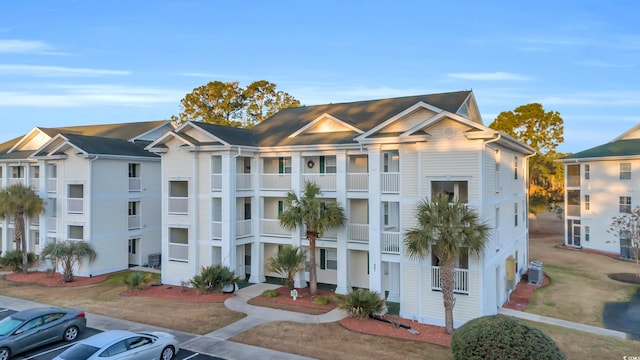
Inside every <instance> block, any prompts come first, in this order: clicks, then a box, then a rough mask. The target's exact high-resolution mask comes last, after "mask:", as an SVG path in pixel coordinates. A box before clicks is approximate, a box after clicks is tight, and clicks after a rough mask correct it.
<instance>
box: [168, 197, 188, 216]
mask: <svg viewBox="0 0 640 360" xmlns="http://www.w3.org/2000/svg"><path fill="white" fill-rule="evenodd" d="M169 214H179V215H187V214H189V198H188V197H169Z"/></svg>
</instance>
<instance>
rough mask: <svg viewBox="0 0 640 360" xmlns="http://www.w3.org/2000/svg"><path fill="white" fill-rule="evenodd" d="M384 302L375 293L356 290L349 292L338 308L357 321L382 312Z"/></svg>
mask: <svg viewBox="0 0 640 360" xmlns="http://www.w3.org/2000/svg"><path fill="white" fill-rule="evenodd" d="M385 306H386V305H385V302H384V300H383V299H382V298H381V297H380V295H379V294H378V293H377V292H375V291H370V290H368V289H358V290H355V291H352V292H350V293H349V294H347V295H346V296H345V298H344V301H343V302H342V304H340V308H342V309H344V310H347V312H348V313H349V316H351V317H355V318H358V319H366V318H368V317H369V316H371V315H373V314H376V313H379V312H382V311H383V310H384V308H385Z"/></svg>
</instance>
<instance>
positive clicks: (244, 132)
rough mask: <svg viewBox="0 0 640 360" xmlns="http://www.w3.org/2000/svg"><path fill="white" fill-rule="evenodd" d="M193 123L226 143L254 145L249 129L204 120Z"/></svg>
mask: <svg viewBox="0 0 640 360" xmlns="http://www.w3.org/2000/svg"><path fill="white" fill-rule="evenodd" d="M195 125H197V126H199V127H201V128H202V129H203V130H205V131H207V132H209V133H210V134H212V135H214V136H216V137H218V138H219V139H220V140H222V141H224V142H226V143H229V144H233V145H243V146H256V142H255V139H254V137H253V133H252V131H251V130H249V129H243V128H236V127H230V126H224V125H218V124H209V123H205V122H198V123H195Z"/></svg>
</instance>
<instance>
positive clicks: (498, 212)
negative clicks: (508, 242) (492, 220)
mask: <svg viewBox="0 0 640 360" xmlns="http://www.w3.org/2000/svg"><path fill="white" fill-rule="evenodd" d="M495 228H496V230H498V229H500V208H499V207H497V208H496V224H495Z"/></svg>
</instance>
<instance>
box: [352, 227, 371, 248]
mask: <svg viewBox="0 0 640 360" xmlns="http://www.w3.org/2000/svg"><path fill="white" fill-rule="evenodd" d="M347 233H348V235H347V236H348V240H349V242H353V243H360V244H368V243H369V225H368V224H348V225H347Z"/></svg>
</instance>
